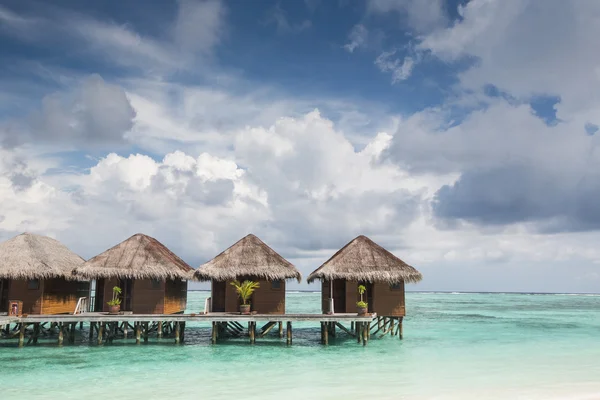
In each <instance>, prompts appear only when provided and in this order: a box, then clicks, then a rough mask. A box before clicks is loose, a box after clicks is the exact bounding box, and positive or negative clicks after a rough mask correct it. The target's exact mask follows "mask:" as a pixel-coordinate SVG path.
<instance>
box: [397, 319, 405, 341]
mask: <svg viewBox="0 0 600 400" xmlns="http://www.w3.org/2000/svg"><path fill="white" fill-rule="evenodd" d="M403 337H404V334H403V332H402V317H400V318H398V338H399V339H400V340H402V338H403Z"/></svg>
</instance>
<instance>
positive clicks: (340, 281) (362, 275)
mask: <svg viewBox="0 0 600 400" xmlns="http://www.w3.org/2000/svg"><path fill="white" fill-rule="evenodd" d="M317 279H318V280H320V281H321V302H322V305H321V308H322V310H323V313H354V312H356V302H357V301H358V300H360V295H359V293H358V286H359V285H363V286H365V288H366V293H364V295H363V296H364V300H365V301H366V302H367V303H368V312H369V313H376V314H377V319H378V324H379V325H380V327H381V326H382V324H383V329H388V330H389V329H390V328H391V333H392V334H395V333H398V334H399V335H402V318H403V317H404V316H405V315H406V308H405V301H404V298H405V292H404V284H405V283H416V282H419V281H420V280H421V279H422V275H421V273H420V272H419V271H417V270H416V269H415V268H413V267H411V266H410V265H408V264H406V263H405V262H404V261H402V260H401V259H399V258H398V257H396V256H395V255H393V254H392V253H390V252H389V251H387V250H386V249H384V248H383V247H381V246H379V245H378V244H377V243H375V242H373V241H372V240H371V239H369V238H368V237H366V236H362V235H361V236H358V237H357V238H355V239H354V240H352V241H351V242H350V243H348V244H346V245H345V246H344V247H342V248H341V249H340V250H339V251H338V252H337V253H335V254H334V255H333V256H332V257H331V258H330V259H329V260H327V261H326V262H325V263H323V265H321V266H320V267H319V268H317V269H316V270H315V271H313V272H312V273H311V274H310V275H309V277H308V283H311V282H314V281H315V280H317ZM332 307H333V308H332ZM395 322H397V323H398V325H397V328H396V329H397V330H396V331H394V329H393V327H394V323H395ZM386 326H387V328H386Z"/></svg>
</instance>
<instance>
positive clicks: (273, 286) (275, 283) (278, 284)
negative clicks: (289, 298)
mask: <svg viewBox="0 0 600 400" xmlns="http://www.w3.org/2000/svg"><path fill="white" fill-rule="evenodd" d="M271 289H273V290H279V289H281V281H271Z"/></svg>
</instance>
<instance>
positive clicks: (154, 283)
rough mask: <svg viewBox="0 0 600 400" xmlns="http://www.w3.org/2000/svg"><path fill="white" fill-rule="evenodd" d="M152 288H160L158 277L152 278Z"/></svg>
mask: <svg viewBox="0 0 600 400" xmlns="http://www.w3.org/2000/svg"><path fill="white" fill-rule="evenodd" d="M152 289H160V281H159V280H158V279H152Z"/></svg>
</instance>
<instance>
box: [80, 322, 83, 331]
mask: <svg viewBox="0 0 600 400" xmlns="http://www.w3.org/2000/svg"><path fill="white" fill-rule="evenodd" d="M82 329H83V321H81V322H80V323H79V330H82Z"/></svg>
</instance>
